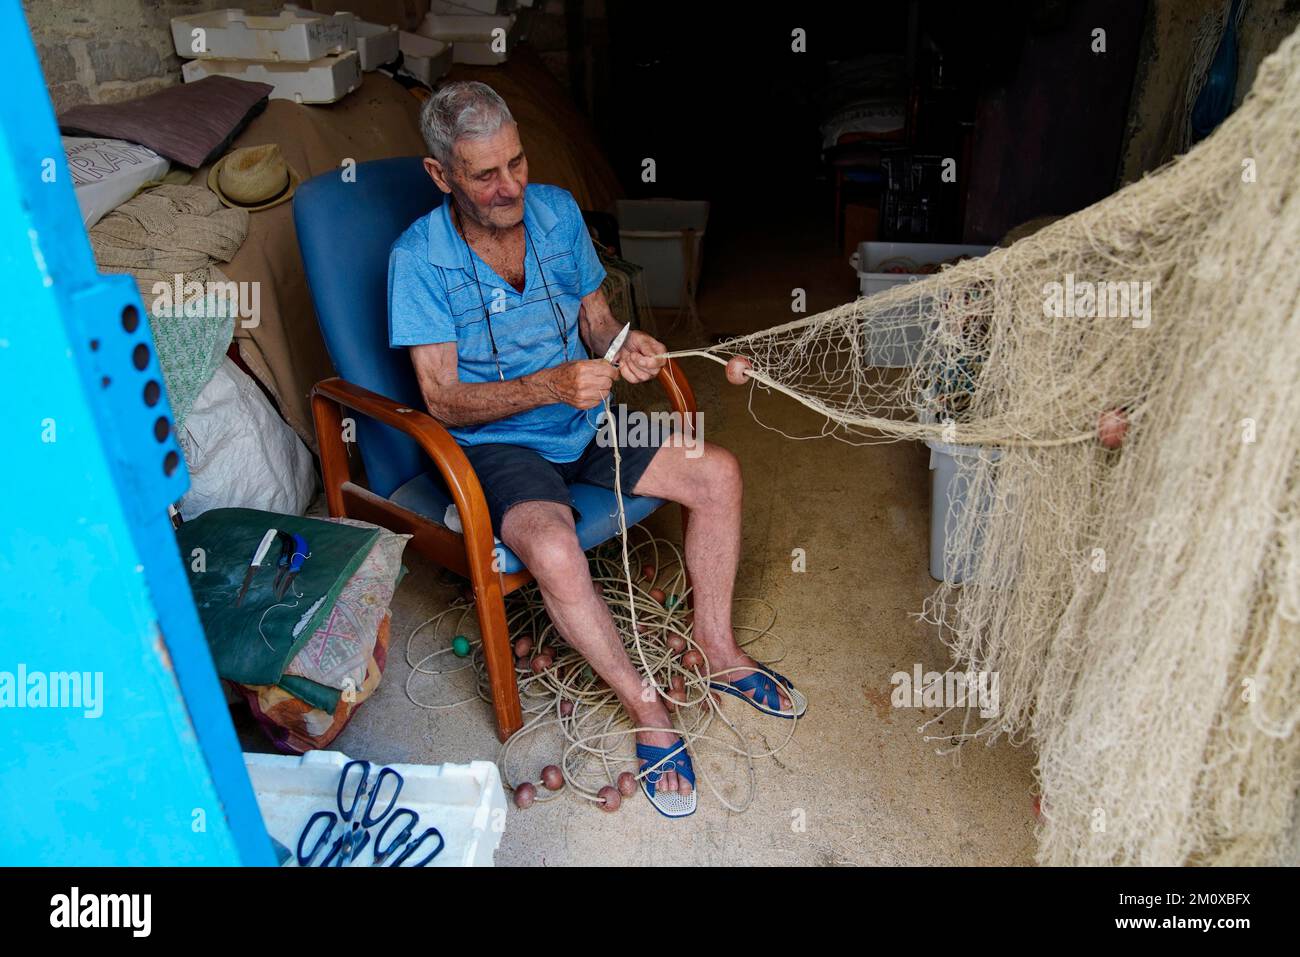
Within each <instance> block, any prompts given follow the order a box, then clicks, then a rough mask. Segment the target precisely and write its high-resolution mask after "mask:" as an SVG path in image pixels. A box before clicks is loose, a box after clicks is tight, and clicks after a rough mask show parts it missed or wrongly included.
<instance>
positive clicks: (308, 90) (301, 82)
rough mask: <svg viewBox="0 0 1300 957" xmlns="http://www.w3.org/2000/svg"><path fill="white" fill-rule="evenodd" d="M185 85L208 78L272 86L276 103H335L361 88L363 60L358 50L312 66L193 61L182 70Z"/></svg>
mask: <svg viewBox="0 0 1300 957" xmlns="http://www.w3.org/2000/svg"><path fill="white" fill-rule="evenodd" d="M181 75H182V76H184V77H185V82H186V83H193V82H194V81H195V80H201V79H203V78H204V77H205V76H233V77H234V78H235V79H237V80H248V81H250V82H253V83H269V84H270V85H271V86H272V87H274V89H273V90H272V91H271V99H273V100H293V101H294V102H295V103H334V102H336V101H338V100H341V99H343V97H345V96H347V95H348V94H349V93H351V92H352V91H353V90H355V89H356V88H357V87H359V86H360V85H361V57H359V56H357V51H356V50H349V51H347V52H346V53H343V54H340V55H339V56H327V57H321V58H320V59H319V60H313V61H312V62H310V63H263V62H260V61H257V60H190V61H189V62H187V63H185V64H184V65H183V66H182V67H181Z"/></svg>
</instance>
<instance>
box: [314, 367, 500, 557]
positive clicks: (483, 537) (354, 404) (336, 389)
mask: <svg viewBox="0 0 1300 957" xmlns="http://www.w3.org/2000/svg"><path fill="white" fill-rule="evenodd" d="M311 397H312V405H313V407H315V406H316V405H317V403H318V402H333V403H337V404H338V405H341V406H344V407H345V408H348V409H351V410H353V411H354V412H359V413H360V414H361V415H364V416H366V417H367V418H369V419H373V420H375V421H376V422H382V423H383V424H384V425H389V426H392V427H393V428H395V429H397V430H398V431H400V432H404V433H405V434H407V435H409V436H410V437H411V438H413V439H415V441H416V442H418V443H419V445H420V448H421V449H422V450H423V451H424V453H425V454H426V455H427V456H429V458H430V460H432V462H433V464H434V466H435V467H436V468H437V469H438V472H439V474H441V475H442V478H443V480H444V481H445V482H446V483H447V490H448V491H449V492H450V493H451V497H452V501H454V502H455V503H456V511H457V512H459V513H460V524H461V527H462V528H463V529H464V535H465V542H466V545H467V546H468V550H469V551H470V553H471V554H475V553H477V554H480V555H482V554H490V553H491V551H492V548H493V535H492V517H491V514H490V513H489V512H488V507H487V499H485V498H484V497H483V487H482V486H481V485H480V484H479V481H478V476H477V475H475V474H474V467H473V466H472V465H470V464H469V459H467V458H466V457H465V452H464V450H463V449H461V447H460V446H459V445H458V444H457V443H456V440H455V439H454V438H452V435H451V433H450V432H448V431H447V429H446V427H445V426H444V425H443V424H442V423H441V422H439V421H438V420H437V419H435V418H434V417H433V416H431V415H429V413H427V412H424V411H421V410H420V409H413V408H411V407H410V406H406V405H402V404H401V403H400V402H394V401H393V400H392V399H390V398H388V397H387V396H382V395H380V394H379V393H377V392H371V391H370V390H369V389H363V388H362V387H361V386H359V385H355V384H353V383H351V382H348V381H346V380H344V379H339V378H334V379H324V380H322V381H320V382H317V383H316V385H315V386H313V387H312V390H311ZM320 421H321V420H320V418H319V417H317V435H316V441H317V443H318V444H319V446H320V451H321V467H322V470H325V469H329V468H331V464H332V465H333V467H334V468H335V469H337V467H338V462H334V463H329V462H327V461H326V455H327V454H329V455H330V456H331V457H333V456H343V455H345V453H344V451H343V436H342V431H341V430H340V429H335V430H334V434H333V435H328V434H321V433H322V429H321V428H320ZM327 447H328V453H327Z"/></svg>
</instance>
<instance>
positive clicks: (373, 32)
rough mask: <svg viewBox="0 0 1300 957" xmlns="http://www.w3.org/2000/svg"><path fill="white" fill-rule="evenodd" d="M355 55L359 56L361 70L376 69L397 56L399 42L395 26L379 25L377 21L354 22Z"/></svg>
mask: <svg viewBox="0 0 1300 957" xmlns="http://www.w3.org/2000/svg"><path fill="white" fill-rule="evenodd" d="M356 30H357V55H358V56H360V57H361V69H362V71H363V72H369V71H370V70H376V69H378V68H379V67H381V66H383V65H384V64H385V63H390V62H392V61H393V60H395V59H396V58H397V52H398V50H399V48H400V47H401V43H400V42H399V40H398V36H397V33H398V31H397V27H394V26H387V27H385V26H380V25H379V24H378V23H366V22H365V21H364V20H358V21H357V22H356Z"/></svg>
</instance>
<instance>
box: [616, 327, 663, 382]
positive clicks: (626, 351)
mask: <svg viewBox="0 0 1300 957" xmlns="http://www.w3.org/2000/svg"><path fill="white" fill-rule="evenodd" d="M667 351H668V350H667V349H666V348H664V344H663V343H662V342H660V341H659V340H658V339H656V338H654V336H649V335H646V334H645V333H644V332H641V331H640V330H638V329H633V330H632V331H631V332H629V333H628V334H627V341H626V342H624V343H623V348H622V349H620V350H619V351H618V355H616V356H615V357H614V361H615V362H617V363H618V368H619V371H620V372H621V373H622V375H623V378H624V379H625V380H626V381H628V382H647V381H649V380H650V379H653V378H654V377H655V376H657V375H658V374H659V370H660V369H662V368H663V367H664V363H665V362H666V361H667V360H666V359H664V358H663V354H664V353H665V352H667Z"/></svg>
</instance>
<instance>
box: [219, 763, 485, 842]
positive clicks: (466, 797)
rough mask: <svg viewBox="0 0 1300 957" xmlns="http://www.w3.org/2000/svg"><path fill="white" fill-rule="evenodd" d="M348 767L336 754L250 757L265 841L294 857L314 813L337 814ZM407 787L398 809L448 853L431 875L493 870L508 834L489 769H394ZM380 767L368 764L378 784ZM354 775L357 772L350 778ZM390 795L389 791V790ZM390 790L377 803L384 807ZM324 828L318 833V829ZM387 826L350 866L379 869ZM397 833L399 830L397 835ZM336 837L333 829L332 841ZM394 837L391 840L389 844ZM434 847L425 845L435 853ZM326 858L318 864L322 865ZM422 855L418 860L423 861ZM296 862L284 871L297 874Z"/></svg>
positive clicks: (374, 830)
mask: <svg viewBox="0 0 1300 957" xmlns="http://www.w3.org/2000/svg"><path fill="white" fill-rule="evenodd" d="M349 760H350V759H349V758H348V756H347V755H346V754H343V753H342V752H339V751H308V752H307V753H306V754H304V755H303V756H302V757H300V758H296V757H292V756H289V755H282V754H247V753H246V754H245V755H244V765H245V767H247V769H248V777H249V779H250V780H251V781H252V784H253V793H254V794H256V796H257V804H258V807H259V808H261V811H262V820H263V821H264V822H265V824H266V830H267V833H269V834H270V835H271V837H273V838H275V839H276V840H277V841H279V842H280V843H281V844H283V845H284V846H285V847H287V848H288V849H289V851H290V853H291V854H294V853H295V852H296V850H297V848H298V838H299V837H300V836H301V835H302V830H303V828H304V827H305V826H306V824H307V821H308V819H309V818H310V817H311V816H312V813H313V812H315V811H331V810H332V811H334V812H335V813H336V814H337V813H338V783H339V775H340V774H341V773H342V772H343V766H344V765H345V764H347V763H348V761H349ZM388 766H389V767H391V768H393V769H394V770H396V771H397V772H398V773H400V774H401V775H402V777H403V778H404V779H405V783H404V784H403V785H402V791H401V794H400V795H399V796H398V800H397V807H406V808H410V809H411V810H412V811H415V812H416V813H417V814H419V815H420V820H419V822H418V824H417V825H416V830H415V833H416V834H417V835H418V834H419V833H420V832H421V831H423V830H424V829H425V828H426V827H430V826H432V827H436V828H437V829H438V830H439V832H441V834H442V836H443V839H444V840H445V841H446V842H447V846H446V847H444V848H443V850H442V853H440V854H439V855H438V856H437V857H436V858H434V860H433V862H432V863H431V864H430V865H429V866H430V867H491V866H492V858H493V855H495V854H496V849H497V846H498V845H499V844H500V843H501V835H502V834H503V833H505V821H506V795H505V791H504V790H503V789H502V787H501V775H500V772H498V771H497V766H496V765H495V764H493V763H492V762H490V761H472V762H470V763H469V764H391V765H388ZM381 767H383V765H381V764H378V763H376V762H374V761H372V762H371V768H370V779H371V781H374V779H375V776H376V775H377V774H378V773H379V770H380V768H381ZM352 773H353V774H354V775H355V774H356V773H357V772H356V771H353V772H352ZM385 787H386V788H387V787H388V785H385ZM387 794H388V792H387V790H385V792H384V795H382V796H381V797H380V800H381V801H386V800H387ZM317 827H318V828H319V827H320V825H319V824H318V825H317ZM382 827H383V824H379V825H378V826H377V827H375V828H372V829H371V836H370V840H369V841H367V842H366V846H365V848H364V849H363V850H362V851H361V854H360V856H358V857H357V859H356V860H355V861H354V862H353V863H352V864H349V865H348V866H350V867H368V866H370V865H371V864H372V863H373V862H374V847H375V839H376V838H377V837H378V836H379V829H380V828H382ZM398 827H400V825H395V826H394V829H393V830H394V831H395V830H396V829H397V828H398ZM338 833H339V830H338V828H337V827H336V828H335V834H338ZM392 837H393V831H390V832H389V834H388V840H390V841H391V840H392ZM434 846H435V843H428V844H425V845H424V848H425V849H426V850H432V849H433V848H434ZM323 856H324V854H323V853H322V854H321V855H319V856H318V857H317V859H316V861H317V863H318V864H319V863H320V860H321V858H322V857H323ZM422 856H423V851H419V852H417V859H418V857H422ZM297 864H298V860H297V857H296V854H295V856H294V857H291V858H290V859H289V861H288V862H287V864H286V866H289V867H296V866H297Z"/></svg>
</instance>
